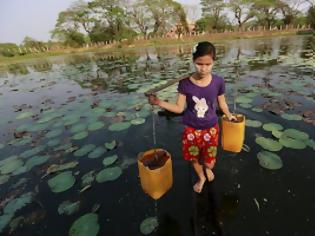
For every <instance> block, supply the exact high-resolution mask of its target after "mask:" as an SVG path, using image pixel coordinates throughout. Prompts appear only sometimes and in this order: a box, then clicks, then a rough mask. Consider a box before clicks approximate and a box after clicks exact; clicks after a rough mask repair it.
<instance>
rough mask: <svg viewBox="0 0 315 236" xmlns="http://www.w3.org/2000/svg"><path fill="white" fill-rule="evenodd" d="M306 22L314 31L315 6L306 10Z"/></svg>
mask: <svg viewBox="0 0 315 236" xmlns="http://www.w3.org/2000/svg"><path fill="white" fill-rule="evenodd" d="M307 22H308V24H310V25H311V28H312V29H315V6H312V7H310V8H309V9H308V12H307Z"/></svg>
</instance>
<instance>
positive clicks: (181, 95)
mask: <svg viewBox="0 0 315 236" xmlns="http://www.w3.org/2000/svg"><path fill="white" fill-rule="evenodd" d="M192 56H193V63H194V65H195V70H196V71H195V73H193V74H192V75H191V76H190V77H187V78H185V79H182V80H180V82H179V84H178V89H177V90H178V96H177V102H176V104H172V103H168V102H165V101H162V100H160V99H158V98H157V97H156V95H154V94H151V95H149V97H148V99H149V103H150V104H152V105H158V106H159V107H161V108H164V109H166V110H169V111H171V112H174V113H182V112H183V111H184V116H183V123H184V125H185V128H184V132H183V135H182V145H183V146H182V151H183V157H184V159H185V160H188V161H191V162H192V165H193V168H194V170H195V171H196V173H197V175H198V177H199V180H198V181H197V183H195V185H194V186H193V189H194V191H195V192H197V193H200V192H201V191H202V188H203V185H204V183H205V181H206V178H207V179H208V181H209V182H210V181H213V179H214V174H213V172H212V169H213V167H214V164H215V161H216V154H217V146H218V137H219V125H218V117H217V115H216V102H218V104H219V107H220V108H221V110H222V111H223V112H224V114H225V115H226V116H227V118H228V119H229V120H236V117H235V116H233V115H232V114H231V113H230V111H229V108H228V106H227V104H226V101H225V97H224V92H225V85H224V80H223V78H221V77H220V76H218V75H215V74H212V73H211V71H212V67H213V64H214V61H215V59H216V52H215V47H214V46H213V44H212V43H210V42H207V41H205V42H199V43H198V44H197V45H195V47H194V49H193V53H192ZM186 104H187V106H186ZM200 163H203V165H204V167H205V173H204V171H203V165H202V164H200Z"/></svg>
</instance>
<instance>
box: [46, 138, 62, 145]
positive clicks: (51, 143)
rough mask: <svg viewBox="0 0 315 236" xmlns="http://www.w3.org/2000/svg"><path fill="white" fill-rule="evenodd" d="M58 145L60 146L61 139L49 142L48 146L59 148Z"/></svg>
mask: <svg viewBox="0 0 315 236" xmlns="http://www.w3.org/2000/svg"><path fill="white" fill-rule="evenodd" d="M58 144H60V139H57V138H56V139H52V140H49V141H48V142H47V146H49V147H55V146H57V145H58Z"/></svg>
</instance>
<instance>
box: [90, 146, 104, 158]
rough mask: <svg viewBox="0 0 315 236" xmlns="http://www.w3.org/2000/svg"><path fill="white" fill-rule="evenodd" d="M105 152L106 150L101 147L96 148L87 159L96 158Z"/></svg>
mask: <svg viewBox="0 0 315 236" xmlns="http://www.w3.org/2000/svg"><path fill="white" fill-rule="evenodd" d="M105 152H106V149H105V148H103V147H97V148H95V149H94V150H93V151H92V152H90V153H89V155H88V158H98V157H100V156H102V155H103V154H104V153H105Z"/></svg>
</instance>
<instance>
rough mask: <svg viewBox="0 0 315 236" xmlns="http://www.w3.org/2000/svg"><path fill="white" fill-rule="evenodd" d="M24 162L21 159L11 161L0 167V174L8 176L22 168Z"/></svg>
mask: <svg viewBox="0 0 315 236" xmlns="http://www.w3.org/2000/svg"><path fill="white" fill-rule="evenodd" d="M23 164H24V162H23V161H22V160H21V159H18V158H17V159H11V160H10V161H8V162H7V163H5V164H4V165H2V166H1V167H0V173H1V174H3V175H4V174H9V173H12V172H13V171H15V170H17V169H19V168H20V167H22V166H23Z"/></svg>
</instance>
